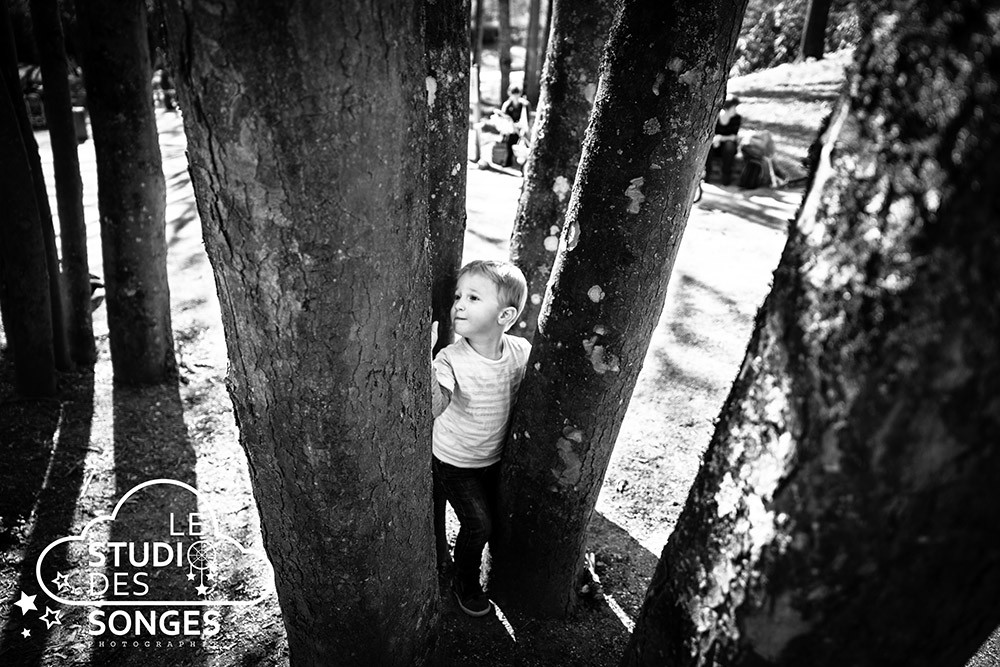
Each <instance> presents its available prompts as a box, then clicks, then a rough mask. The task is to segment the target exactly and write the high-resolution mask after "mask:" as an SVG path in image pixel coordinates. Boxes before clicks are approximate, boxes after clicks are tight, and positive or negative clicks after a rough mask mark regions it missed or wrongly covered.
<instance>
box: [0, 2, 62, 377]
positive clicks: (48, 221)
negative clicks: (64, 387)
mask: <svg viewBox="0 0 1000 667" xmlns="http://www.w3.org/2000/svg"><path fill="white" fill-rule="evenodd" d="M2 20H3V25H0V49H2V51H3V53H2V56H0V58H2V64H3V68H4V72H3V77H4V84H5V85H6V86H7V92H8V95H9V96H10V99H11V100H12V101H13V104H14V117H15V120H16V122H17V127H18V129H19V131H20V132H21V141H22V143H23V145H24V152H25V155H26V157H27V159H28V166H29V167H30V169H31V181H30V185H31V192H32V193H33V194H34V197H35V208H36V211H37V215H38V220H39V225H40V227H39V228H40V229H41V232H42V241H43V243H44V244H45V264H46V266H47V267H48V269H47V271H48V274H49V279H48V281H47V283H48V290H49V298H48V302H49V307H50V309H51V310H52V314H51V315H50V316H49V317H48V318H46V320H47V321H48V322H49V326H50V328H51V330H52V331H51V333H45V334H42V333H41V332H39V334H40V335H42V336H43V338H49V339H51V340H52V351H53V354H54V355H55V364H56V368H57V369H58V370H70V369H71V368H72V365H73V362H72V360H71V358H70V354H69V343H68V341H67V338H66V318H65V314H64V309H63V297H62V286H61V283H62V277H61V275H60V271H59V252H58V251H57V250H56V234H55V229H54V228H53V226H52V210H51V209H50V208H49V195H48V193H47V192H46V190H45V174H44V172H43V171H42V159H41V157H40V156H39V154H38V144H37V143H36V142H35V132H34V130H33V129H32V127H31V122H30V121H29V119H28V112H27V110H26V109H25V106H24V103H23V98H22V94H21V86H20V82H19V79H18V72H17V63H18V56H17V49H16V48H15V46H14V34H13V30H12V28H11V24H10V16H9V14H8V13H7V9H6V6H5V7H4V11H3V19H2ZM15 159H16V158H15ZM13 168H14V169H16V166H15V167H13ZM39 322H41V321H39Z"/></svg>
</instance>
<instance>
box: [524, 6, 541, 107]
mask: <svg viewBox="0 0 1000 667" xmlns="http://www.w3.org/2000/svg"><path fill="white" fill-rule="evenodd" d="M541 4H542V2H541V0H528V34H527V36H526V39H525V45H524V47H525V48H524V96H525V97H526V98H528V101H529V102H530V103H531V108H532V109H537V108H538V94H539V91H538V78H539V72H540V71H541V70H539V68H538V57H539V52H538V30H539V27H538V22H539V18H540V14H541Z"/></svg>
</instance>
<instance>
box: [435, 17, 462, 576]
mask: <svg viewBox="0 0 1000 667" xmlns="http://www.w3.org/2000/svg"><path fill="white" fill-rule="evenodd" d="M469 9H470V8H469V3H468V1H465V2H456V3H429V4H427V5H426V7H425V11H426V12H427V14H426V17H425V19H424V20H425V25H426V32H425V39H426V41H427V60H428V71H429V72H430V75H429V76H428V78H427V86H428V123H427V126H428V137H429V141H428V144H427V161H426V164H427V175H428V181H429V185H430V199H429V200H428V211H427V215H428V221H429V228H430V234H431V285H432V286H431V303H432V305H431V311H432V314H431V317H432V319H434V320H435V321H436V322H437V323H438V341H437V346H436V347H435V349H434V350H433V352H434V353H435V354H437V352H438V350H440V349H441V348H442V347H444V346H446V345H448V343H449V342H451V339H452V336H453V333H452V322H451V304H452V303H453V302H454V294H455V275H456V274H457V273H458V269H459V266H460V265H461V263H462V249H463V246H464V241H465V218H466V214H465V183H466V170H465V165H466V162H467V161H468V159H467V157H468V150H469V149H468V138H469V49H468V42H467V41H466V40H467V38H468V28H469ZM434 537H435V540H436V543H437V548H436V551H437V559H438V562H441V561H443V560H446V559H447V557H448V539H447V535H446V532H445V498H444V495H443V494H436V495H435V497H434Z"/></svg>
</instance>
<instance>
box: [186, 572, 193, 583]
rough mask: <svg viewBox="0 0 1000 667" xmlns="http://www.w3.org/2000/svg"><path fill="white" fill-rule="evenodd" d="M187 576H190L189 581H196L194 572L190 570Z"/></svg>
mask: <svg viewBox="0 0 1000 667" xmlns="http://www.w3.org/2000/svg"><path fill="white" fill-rule="evenodd" d="M187 578H188V581H194V572H188V573H187Z"/></svg>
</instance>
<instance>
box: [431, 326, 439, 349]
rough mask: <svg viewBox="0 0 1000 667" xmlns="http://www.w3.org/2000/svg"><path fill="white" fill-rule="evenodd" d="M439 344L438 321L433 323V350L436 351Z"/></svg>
mask: <svg viewBox="0 0 1000 667" xmlns="http://www.w3.org/2000/svg"><path fill="white" fill-rule="evenodd" d="M437 342H438V323H437V320H435V321H433V322H431V350H432V351H433V350H434V346H435V345H437Z"/></svg>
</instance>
